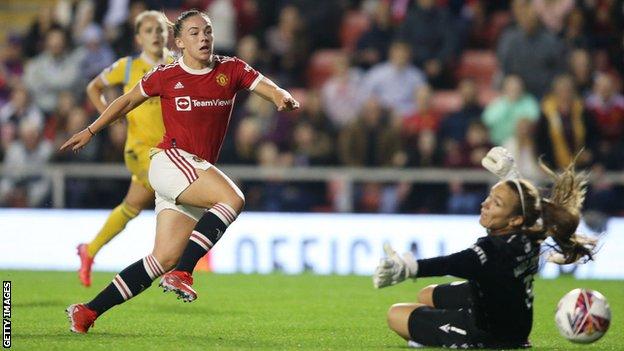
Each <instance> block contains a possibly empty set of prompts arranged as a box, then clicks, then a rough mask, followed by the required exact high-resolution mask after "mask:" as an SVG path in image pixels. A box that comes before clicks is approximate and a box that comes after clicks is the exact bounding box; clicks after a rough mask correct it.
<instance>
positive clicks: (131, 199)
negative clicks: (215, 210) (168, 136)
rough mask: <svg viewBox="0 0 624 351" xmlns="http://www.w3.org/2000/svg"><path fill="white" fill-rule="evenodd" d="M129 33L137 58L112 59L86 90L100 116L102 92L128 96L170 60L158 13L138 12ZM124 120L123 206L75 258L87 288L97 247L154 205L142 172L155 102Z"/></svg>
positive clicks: (152, 141)
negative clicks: (118, 90) (113, 89)
mask: <svg viewBox="0 0 624 351" xmlns="http://www.w3.org/2000/svg"><path fill="white" fill-rule="evenodd" d="M134 33H135V36H134V40H135V41H136V43H137V44H138V45H139V46H140V47H141V50H142V51H141V54H140V55H139V56H137V57H133V56H127V57H123V58H121V59H119V60H117V62H115V63H114V64H113V65H111V66H110V67H108V68H107V69H105V70H104V71H102V73H101V74H100V75H99V76H97V77H95V78H94V79H93V80H92V81H91V82H90V83H89V85H87V95H88V96H89V99H90V100H91V102H92V103H93V105H94V106H95V108H96V109H97V110H98V112H99V113H100V114H101V113H103V112H104V110H105V109H106V107H107V103H106V102H105V101H104V100H103V99H102V93H103V92H104V89H105V88H106V87H109V86H116V85H122V86H123V90H124V93H127V92H129V91H130V90H132V88H133V87H134V86H135V85H136V84H137V82H138V81H139V80H141V78H142V77H143V75H144V74H145V73H147V72H148V71H149V70H151V69H152V67H154V66H155V65H158V64H161V63H171V62H172V61H173V59H172V58H171V57H170V55H169V54H168V51H167V49H165V44H166V43H167V34H168V30H167V23H166V21H165V18H164V17H163V16H162V14H161V13H160V12H157V11H143V12H141V13H140V14H139V15H138V16H137V17H136V19H135V21H134ZM127 120H128V136H127V138H126V147H125V152H124V160H125V163H126V167H127V168H128V170H129V171H130V173H132V181H131V182H130V188H128V193H127V194H126V197H125V198H124V200H123V202H122V203H121V204H119V206H117V207H115V209H113V211H112V212H111V213H110V215H109V216H108V218H107V219H106V222H104V226H103V227H102V228H101V229H100V231H99V232H98V233H97V235H96V236H95V238H93V240H92V241H91V242H90V243H88V244H80V245H78V256H79V257H80V269H79V270H78V278H79V279H80V282H81V283H82V285H84V286H91V266H92V265H93V259H94V258H95V255H97V253H98V251H99V250H100V249H101V248H102V246H104V245H106V243H108V242H109V241H110V240H111V239H113V238H114V237H115V236H116V235H117V234H119V233H120V232H121V231H122V230H123V229H124V228H125V227H126V224H128V222H129V221H130V220H132V219H133V218H135V217H136V216H138V215H139V213H140V212H141V210H143V209H145V208H146V207H148V206H149V205H150V204H152V203H153V201H154V190H153V189H152V187H151V186H150V183H149V180H148V179H147V172H148V170H149V163H150V162H149V161H150V159H149V150H150V148H152V147H155V146H156V145H158V143H159V142H160V141H161V140H162V137H163V134H164V133H165V127H164V125H163V122H162V113H161V111H160V99H158V98H150V99H148V100H147V101H146V102H145V103H143V104H141V105H140V106H138V107H137V108H136V109H134V110H133V111H130V112H128V115H127Z"/></svg>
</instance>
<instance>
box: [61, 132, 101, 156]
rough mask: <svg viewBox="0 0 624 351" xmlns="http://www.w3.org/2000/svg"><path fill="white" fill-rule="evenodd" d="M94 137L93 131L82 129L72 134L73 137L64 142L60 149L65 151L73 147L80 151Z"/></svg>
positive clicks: (74, 149)
mask: <svg viewBox="0 0 624 351" xmlns="http://www.w3.org/2000/svg"><path fill="white" fill-rule="evenodd" d="M92 137H93V135H92V134H91V132H90V131H89V130H88V129H86V128H85V129H83V130H82V131H80V132H78V133H76V134H74V135H72V137H71V138H69V140H67V141H66V142H65V144H63V146H61V149H60V150H61V151H65V150H67V149H69V148H71V149H72V151H74V152H78V151H80V149H82V148H83V147H84V146H85V145H87V144H88V143H89V141H90V140H91V138H92Z"/></svg>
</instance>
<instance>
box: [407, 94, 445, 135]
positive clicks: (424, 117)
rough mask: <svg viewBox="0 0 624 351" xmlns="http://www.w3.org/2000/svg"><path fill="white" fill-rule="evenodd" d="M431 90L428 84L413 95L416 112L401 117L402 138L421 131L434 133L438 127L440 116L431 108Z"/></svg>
mask: <svg viewBox="0 0 624 351" xmlns="http://www.w3.org/2000/svg"><path fill="white" fill-rule="evenodd" d="M432 94H433V90H432V89H431V87H430V86H429V85H428V84H425V85H422V86H420V87H419V88H418V89H416V92H415V94H414V100H415V104H414V105H415V106H416V110H414V111H413V112H412V113H410V114H408V115H406V116H403V118H402V123H401V124H402V128H401V130H402V132H403V135H404V136H407V137H409V136H413V135H416V134H418V133H420V132H421V131H424V130H430V131H433V132H434V133H436V132H437V131H438V127H439V125H440V114H439V113H437V112H436V111H434V110H433V109H432V108H431V95H432Z"/></svg>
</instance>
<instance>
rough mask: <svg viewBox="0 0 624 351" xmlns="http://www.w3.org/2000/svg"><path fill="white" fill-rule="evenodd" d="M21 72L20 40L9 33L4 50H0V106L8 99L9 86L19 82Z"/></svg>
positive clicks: (22, 60) (22, 65)
mask: <svg viewBox="0 0 624 351" xmlns="http://www.w3.org/2000/svg"><path fill="white" fill-rule="evenodd" d="M23 74H24V57H23V54H22V40H21V39H20V38H19V37H18V36H17V35H9V38H8V40H7V43H6V46H4V50H0V107H2V105H4V104H5V103H6V101H7V100H8V99H9V96H10V95H11V88H13V87H15V86H17V85H19V84H20V83H21V78H22V75H23Z"/></svg>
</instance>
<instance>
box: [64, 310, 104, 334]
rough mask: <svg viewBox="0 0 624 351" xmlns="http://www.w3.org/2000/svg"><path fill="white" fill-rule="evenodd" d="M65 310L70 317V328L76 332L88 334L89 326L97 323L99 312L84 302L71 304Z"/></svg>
mask: <svg viewBox="0 0 624 351" xmlns="http://www.w3.org/2000/svg"><path fill="white" fill-rule="evenodd" d="M65 312H67V318H69V323H70V327H69V330H71V331H73V332H74V333H78V334H86V333H87V331H89V328H91V327H92V326H94V325H95V323H94V322H95V319H96V318H97V312H95V311H94V310H92V309H90V308H89V307H87V306H85V305H84V304H81V303H79V304H75V305H69V307H67V309H65Z"/></svg>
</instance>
